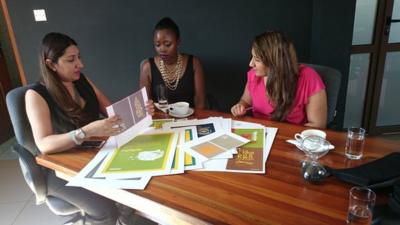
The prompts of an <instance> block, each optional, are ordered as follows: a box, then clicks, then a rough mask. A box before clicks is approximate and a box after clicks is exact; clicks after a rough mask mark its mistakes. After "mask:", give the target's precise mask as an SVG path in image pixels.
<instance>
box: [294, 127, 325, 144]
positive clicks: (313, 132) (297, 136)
mask: <svg viewBox="0 0 400 225" xmlns="http://www.w3.org/2000/svg"><path fill="white" fill-rule="evenodd" d="M308 136H319V137H321V138H324V139H326V133H325V132H324V131H322V130H317V129H307V130H303V131H302V132H301V133H300V134H299V133H296V134H295V135H294V138H295V139H296V141H297V142H299V143H301V142H302V141H303V139H304V138H306V137H308Z"/></svg>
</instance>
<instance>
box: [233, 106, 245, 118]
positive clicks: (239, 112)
mask: <svg viewBox="0 0 400 225" xmlns="http://www.w3.org/2000/svg"><path fill="white" fill-rule="evenodd" d="M246 111H247V110H246V107H245V106H244V105H243V104H241V103H238V104H236V105H234V106H232V108H231V112H232V115H234V116H243V115H244V114H246Z"/></svg>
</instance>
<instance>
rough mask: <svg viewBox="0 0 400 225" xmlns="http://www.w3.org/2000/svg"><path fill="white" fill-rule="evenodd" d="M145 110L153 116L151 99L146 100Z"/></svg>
mask: <svg viewBox="0 0 400 225" xmlns="http://www.w3.org/2000/svg"><path fill="white" fill-rule="evenodd" d="M146 111H147V112H148V113H149V114H150V115H152V116H154V103H153V100H148V101H147V102H146Z"/></svg>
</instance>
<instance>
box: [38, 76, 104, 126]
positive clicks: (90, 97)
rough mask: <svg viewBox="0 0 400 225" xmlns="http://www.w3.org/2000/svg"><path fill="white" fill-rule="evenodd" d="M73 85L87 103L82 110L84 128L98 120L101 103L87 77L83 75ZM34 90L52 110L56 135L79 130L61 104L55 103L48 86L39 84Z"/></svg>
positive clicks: (52, 121)
mask: <svg viewBox="0 0 400 225" xmlns="http://www.w3.org/2000/svg"><path fill="white" fill-rule="evenodd" d="M73 83H74V85H75V87H76V89H77V90H78V92H79V94H80V96H81V97H82V98H83V99H85V101H86V104H85V106H84V107H83V109H82V115H84V117H85V121H83V124H81V125H82V126H83V125H86V124H88V123H90V122H92V121H95V120H98V119H99V113H100V109H99V102H98V100H97V97H96V93H95V92H94V89H93V88H92V86H91V85H90V83H89V82H88V80H87V79H86V77H85V76H84V75H83V74H81V76H80V78H79V80H77V81H74V82H73ZM32 90H34V91H36V92H37V93H38V94H40V95H41V96H42V97H43V98H44V100H45V101H46V102H47V105H48V106H49V109H50V115H51V123H52V126H53V131H54V133H56V134H61V133H66V132H68V131H71V130H75V129H77V128H78V126H76V125H74V123H73V122H72V121H71V118H70V117H69V116H68V115H67V114H66V113H65V111H64V110H62V108H60V106H59V104H58V103H56V102H55V101H54V99H53V97H51V95H50V93H49V92H48V90H47V88H46V86H44V85H43V84H41V83H39V82H37V83H35V84H34V85H33V87H32Z"/></svg>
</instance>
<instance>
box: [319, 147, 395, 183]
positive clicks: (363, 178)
mask: <svg viewBox="0 0 400 225" xmlns="http://www.w3.org/2000/svg"><path fill="white" fill-rule="evenodd" d="M326 169H327V170H328V173H330V174H331V175H333V176H335V177H337V178H338V179H340V180H342V181H345V182H348V183H351V184H355V185H358V186H367V187H369V188H372V189H375V188H376V189H377V188H385V187H390V186H392V185H393V183H394V182H396V181H397V180H400V152H394V153H390V154H389V155H386V156H385V157H383V158H381V159H377V160H374V161H372V162H369V163H366V164H363V165H361V166H357V167H353V168H347V169H333V168H329V167H326Z"/></svg>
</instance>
